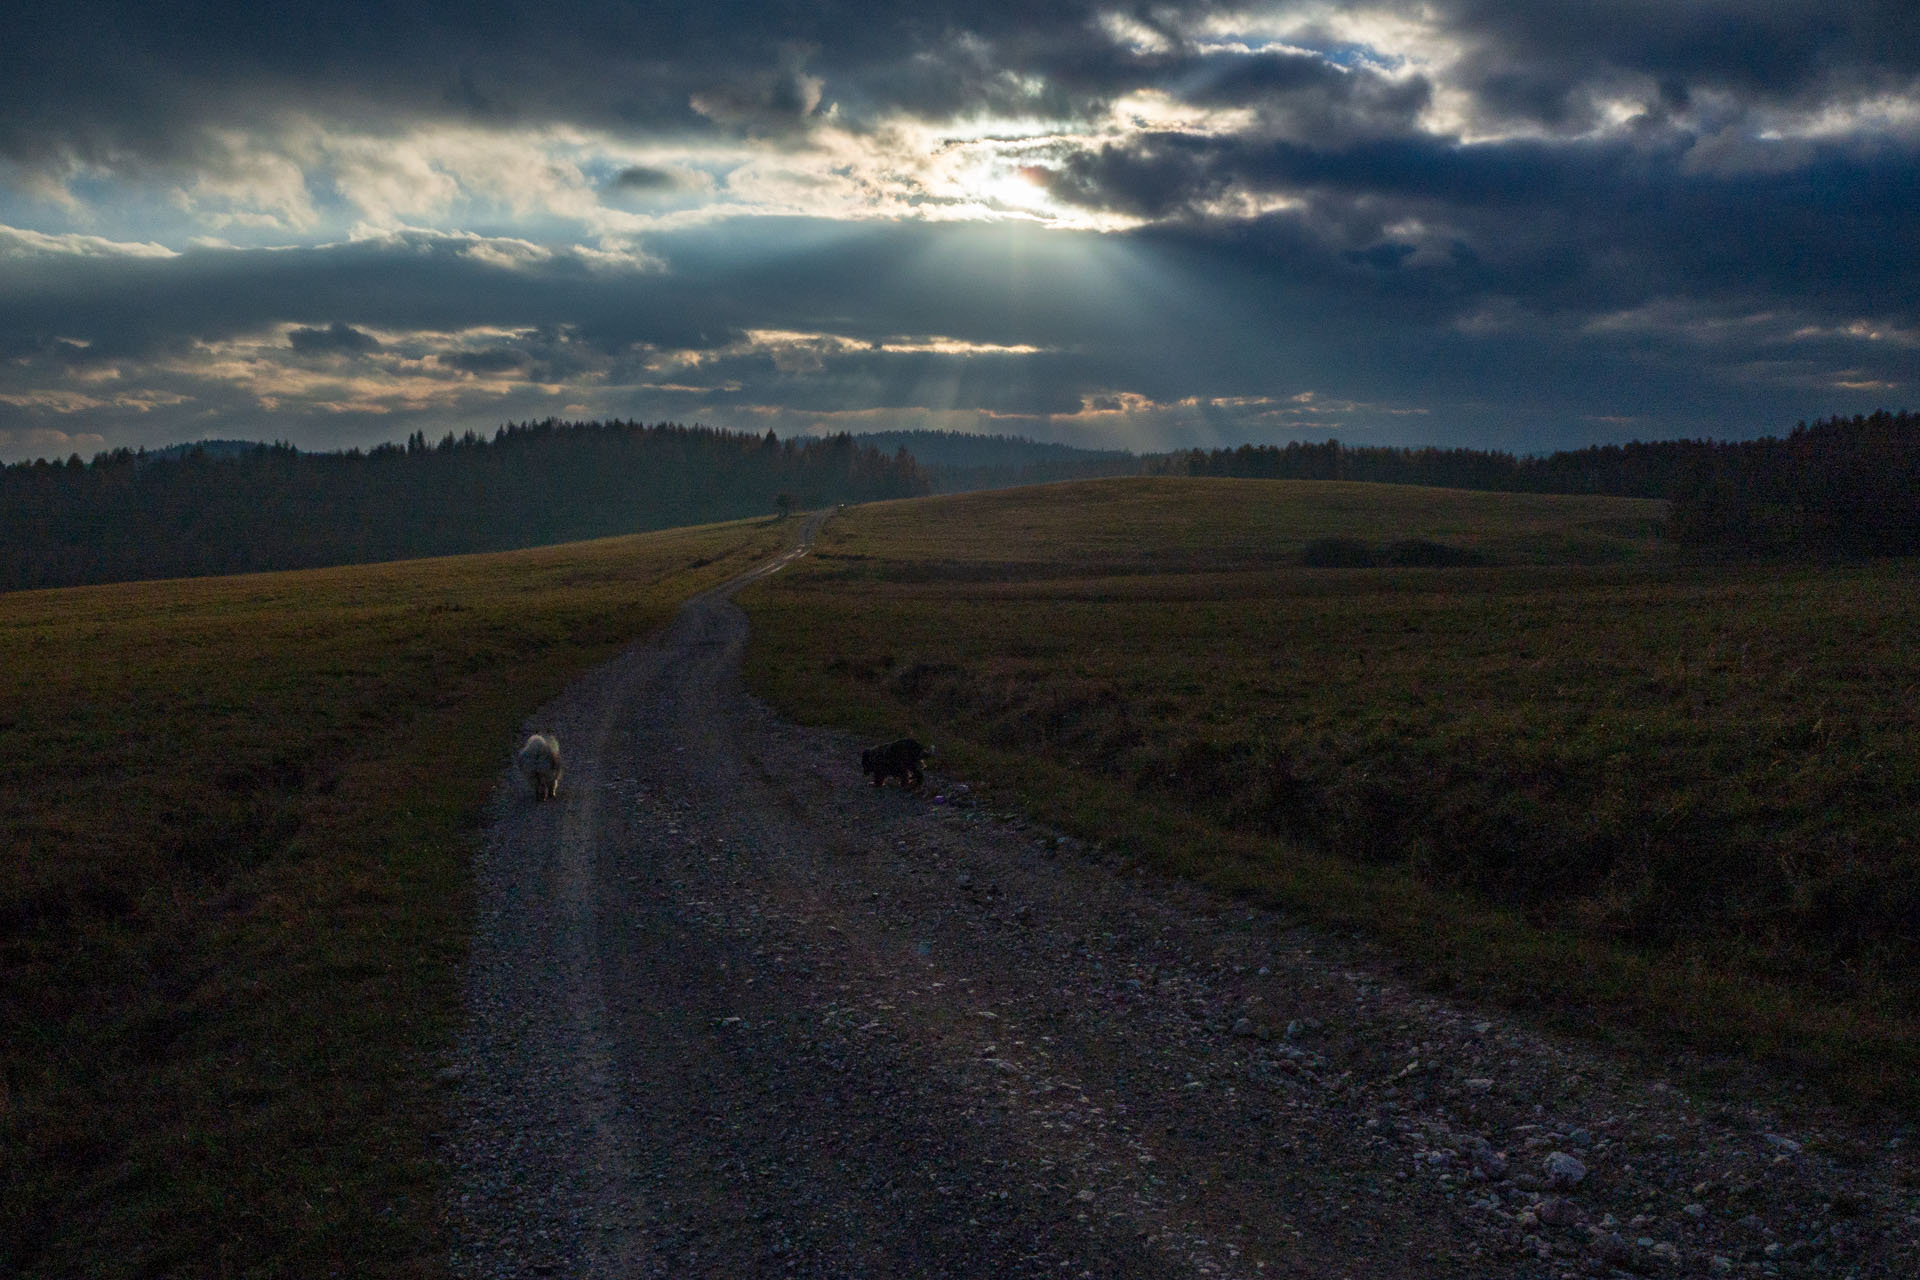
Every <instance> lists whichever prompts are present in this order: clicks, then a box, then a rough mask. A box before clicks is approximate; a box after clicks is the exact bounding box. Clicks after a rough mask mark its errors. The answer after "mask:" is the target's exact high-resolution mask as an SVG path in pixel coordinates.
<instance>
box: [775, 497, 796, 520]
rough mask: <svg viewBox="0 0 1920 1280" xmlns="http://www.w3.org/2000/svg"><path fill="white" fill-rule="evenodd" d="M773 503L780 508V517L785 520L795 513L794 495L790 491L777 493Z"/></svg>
mask: <svg viewBox="0 0 1920 1280" xmlns="http://www.w3.org/2000/svg"><path fill="white" fill-rule="evenodd" d="M773 505H774V506H776V507H778V508H779V509H780V518H781V519H782V520H785V519H786V518H787V517H788V516H790V515H792V514H793V495H792V494H790V493H777V494H775V495H774V497H773Z"/></svg>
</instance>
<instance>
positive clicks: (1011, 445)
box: [855, 431, 1140, 493]
mask: <svg viewBox="0 0 1920 1280" xmlns="http://www.w3.org/2000/svg"><path fill="white" fill-rule="evenodd" d="M855 438H856V439H858V440H859V441H860V443H861V444H864V445H867V446H869V447H870V448H874V449H878V450H880V451H882V452H884V453H893V452H895V451H897V450H900V449H905V450H906V451H907V452H908V453H909V454H911V455H913V459H914V461H916V462H918V463H919V464H920V466H921V469H922V470H924V471H925V472H926V473H927V478H928V480H929V481H930V482H931V483H932V486H933V491H934V492H935V493H966V492H969V491H972V490H975V489H1010V488H1012V487H1014V486H1015V485H1022V484H1046V483H1049V482H1052V481H1055V480H1091V479H1099V478H1101V477H1105V476H1131V475H1138V474H1139V472H1140V457H1139V455H1138V454H1133V453H1128V452H1127V451H1125V450H1123V449H1081V448H1076V447H1075V446H1073V445H1068V444H1050V443H1046V442H1043V441H1039V440H1028V439H1026V438H1025V437H1023V436H1001V435H993V436H984V435H973V434H970V433H968V432H965V431H875V432H871V433H868V434H865V435H861V436H857V437H855Z"/></svg>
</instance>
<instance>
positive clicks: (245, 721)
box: [0, 522, 784, 1277]
mask: <svg viewBox="0 0 1920 1280" xmlns="http://www.w3.org/2000/svg"><path fill="white" fill-rule="evenodd" d="M783 534H784V530H781V529H778V528H775V527H771V526H769V525H767V524H766V523H764V522H758V523H745V522H742V523H737V524H732V525H721V526H711V527H707V528H701V529H692V530H676V531H671V532H667V533H659V534H647V535H642V536H639V537H632V538H617V539H609V540H605V541H601V542H594V543H581V544H575V545H572V546H565V547H552V548H543V549H539V550H533V551H524V552H513V553H507V554H501V555H486V556H467V557H459V558H454V559H446V560H426V561H413V562H406V563H400V564H388V565H375V566H361V567H353V568H341V569H326V570H316V571H310V572H301V573H285V574H270V575H257V576H248V577H235V578H216V579H194V580H185V581H176V582H155V583H137V584H124V585H116V586H108V587H89V588H77V589H72V590H62V591H45V592H28V593H19V594H12V595H6V596H0V687H3V688H4V692H0V1025H3V1026H4V1027H5V1028H6V1037H5V1041H4V1046H0V1273H4V1274H7V1275H21V1276H68V1275H87V1276H99V1277H112V1276H143V1275H162V1274H165V1275H205V1276H227V1275H319V1274H338V1275H355V1276H388V1275H390V1276H401V1275H406V1276H418V1275H432V1274H436V1273H438V1272H440V1271H441V1270H442V1269H443V1266H444V1261H443V1259H444V1246H445V1241H444V1239H443V1238H442V1237H441V1234H440V1216H441V1205H440V1204H439V1203H438V1199H437V1196H438V1187H439V1185H440V1177H439V1171H438V1168H437V1165H436V1163H435V1162H436V1154H435V1147H434V1134H435V1133H436V1131H437V1130H438V1129H439V1127H440V1126H441V1124H442V1121H443V1113H444V1108H445V1098H446V1095H445V1094H444V1093H442V1092H437V1091H436V1089H435V1082H434V1069H435V1067H436V1065H438V1064H439V1063H440V1062H441V1061H443V1060H444V1055H445V1052H446V1050H447V1049H448V1047H449V1046H450V1044H451V1037H452V1035H453V1032H454V1028H455V1020H456V1018H457V1017H458V1012H459V989H460V982H461V977H462V965H463V964H464V959H465V954H466V943H467V926H468V920H467V910H468V903H467V865H468V859H469V856H470V853H471V850H472V832H473V829H474V828H473V824H474V822H475V819H476V816H477V814H478V812H479V808H480V806H481V804H482V802H483V801H484V800H485V798H486V795H487V793H488V790H489V788H490V786H491V785H492V783H493V780H494V778H495V777H496V776H497V774H498V771H499V769H500V767H501V766H502V764H503V763H504V762H505V760H506V759H507V757H508V755H509V753H510V752H511V750H512V748H513V747H514V746H516V745H517V742H516V736H517V728H518V726H519V724H520V722H521V720H522V718H523V717H524V716H525V715H526V714H528V713H529V712H530V711H532V710H533V709H534V708H535V707H537V706H538V705H539V704H540V703H542V702H544V701H545V700H547V699H548V698H549V697H551V696H553V694H554V693H556V692H557V691H558V690H559V688H560V687H561V686H562V685H563V684H564V683H565V681H566V680H567V679H568V678H569V677H570V676H571V675H572V674H574V673H576V672H578V671H580V670H582V669H584V668H586V667H587V666H590V665H592V664H593V663H595V662H597V661H600V660H602V659H604V658H605V657H607V656H609V655H610V654H611V653H613V652H614V651H616V650H617V649H618V648H619V647H620V646H622V645H624V644H626V643H629V642H630V641H632V640H634V639H635V638H637V637H639V636H642V635H645V634H646V633H647V632H648V631H650V630H652V629H654V628H655V627H656V626H658V625H659V624H660V623H662V622H664V621H665V620H666V619H667V618H668V617H669V616H670V615H671V613H672V611H673V610H674V609H675V608H676V607H677V606H678V604H679V603H680V602H681V601H682V600H684V599H685V598H686V597H687V596H689V595H691V594H693V593H694V592H696V591H698V590H701V589H703V588H704V587H706V586H709V585H712V584H714V583H717V582H719V581H722V580H724V579H725V578H727V577H729V576H731V575H733V574H734V573H737V572H739V571H741V570H742V569H744V568H746V567H747V566H748V565H750V564H751V563H752V562H753V561H754V560H755V559H757V558H759V557H761V556H763V555H765V554H767V553H769V552H770V551H772V550H773V549H774V548H775V546H776V545H777V544H778V540H779V539H780V538H781V536H782V535H783Z"/></svg>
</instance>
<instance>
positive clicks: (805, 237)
mask: <svg viewBox="0 0 1920 1280" xmlns="http://www.w3.org/2000/svg"><path fill="white" fill-rule="evenodd" d="M0 31H3V32H4V37H3V38H0V461H18V460H21V459H25V458H32V457H38V456H49V457H65V456H67V455H68V454H70V453H76V452H77V453H79V454H81V455H82V456H83V457H90V456H91V455H92V454H94V453H95V452H98V451H100V450H102V449H114V448H120V447H123V446H124V447H132V448H140V447H148V448H153V447H158V446H162V445H166V444H170V443H174V442H177V441H183V440H194V439H209V438H243V439H260V440H285V441H289V442H291V443H293V444H295V445H298V446H300V447H303V448H311V449H340V448H347V447H352V446H360V447H366V446H369V445H372V444H377V443H379V442H382V441H387V440H398V439H402V438H404V437H406V436H408V435H410V434H411V433H413V432H415V431H423V432H425V433H426V434H427V435H428V436H429V437H432V438H437V437H438V436H440V435H442V434H444V433H445V432H447V431H454V432H462V431H466V430H474V431H479V432H483V433H486V432H491V431H492V430H493V429H494V428H495V427H497V426H499V425H500V424H502V423H505V422H515V421H524V420H529V419H542V418H548V417H561V418H598V419H605V418H616V417H617V418H629V419H638V420H641V421H645V422H658V421H669V420H671V421H677V422H701V423H705V424H708V425H711V426H717V427H726V428H732V429H737V430H743V431H755V432H762V431H766V430H768V429H772V430H775V431H777V432H779V433H780V434H781V435H783V436H785V435H797V434H805V433H815V434H818V433H825V432H835V431H842V430H846V431H853V432H861V431H871V430H891V429H914V428H934V429H951V430H958V431H977V432H987V433H997V434H1012V435H1025V436H1029V437H1032V438H1035V439H1042V440H1055V441H1062V442H1065V443H1069V444H1080V445H1087V446H1094V447H1121V448H1132V449H1137V450H1153V449H1164V448H1173V447H1189V446H1205V447H1213V446H1218V445H1237V444H1241V443H1247V442H1252V443H1274V444H1284V443H1286V442H1288V441H1290V440H1298V439H1306V440H1316V441H1317V440H1324V439H1328V438H1338V439H1341V440H1344V441H1346V442H1348V443H1350V444H1356V445H1361V444H1406V445H1427V444H1434V445H1443V446H1471V447H1476V448H1499V449H1508V450H1513V451H1516V452H1522V453H1531V452H1546V451H1551V450H1553V449H1559V448H1570V447H1579V446H1581V445H1586V444H1592V443H1602V442H1611V441H1626V440H1631V439H1669V438H1674V437H1698V436H1719V437H1730V438H1738V437H1751V436H1756V435H1762V434H1778V433H1781V432H1784V431H1785V430H1787V429H1789V428H1791V426H1792V425H1793V423H1794V422H1795V421H1796V420H1799V419H1802V418H1806V419H1812V418H1815V417H1822V416H1827V415H1829V414H1834V413H1847V414H1852V413H1857V412H1870V411H1872V410H1873V409H1875V408H1879V407H1883V406H1884V407H1889V408H1901V407H1910V408H1911V407H1920V394H1917V393H1916V385H1917V383H1920V5H1916V4H1914V3H1913V0H1849V3H1846V4H1836V3H1833V0H1583V2H1580V3H1575V2H1573V0H1421V2H1418V3H1411V2H1409V3H1400V2H1397V0H1390V2H1387V3H1377V4H1358V5H1345V4H1329V3H1324V2H1323V0H1306V2H1301V3H1293V2H1291V0H1276V2H1274V3H1266V4H1258V3H1256V4H1213V3H1204V2H1193V3H1167V4H1114V3H1100V2H1096V0H915V2H914V3H910V4H908V3H867V2H865V0H703V2H702V3H675V4H618V3H612V2H611V0H542V2H541V3H538V4H519V3H512V2H508V0H465V2H463V3H458V4H454V3H445V2H443V0H406V2H400V0H378V2H377V3H366V4H362V3H345V2H339V0H312V2H311V3H308V4H304V5H300V6H287V5H280V4H274V5H265V4H261V5H247V4H241V3H231V2H228V3H220V4H180V3H169V2H167V0H128V2H127V3H108V2H96V0H63V2H62V3H58V4H52V3H46V2H45V0H28V2H27V4H26V5H25V7H24V8H20V7H15V8H12V9H10V10H9V12H8V16H7V17H6V18H5V19H3V20H0Z"/></svg>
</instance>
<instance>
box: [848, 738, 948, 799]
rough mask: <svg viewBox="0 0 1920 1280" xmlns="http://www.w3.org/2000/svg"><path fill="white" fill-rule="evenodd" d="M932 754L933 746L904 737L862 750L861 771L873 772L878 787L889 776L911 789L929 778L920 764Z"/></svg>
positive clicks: (875, 784) (874, 782) (874, 783)
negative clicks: (923, 744) (884, 744)
mask: <svg viewBox="0 0 1920 1280" xmlns="http://www.w3.org/2000/svg"><path fill="white" fill-rule="evenodd" d="M932 754H933V748H932V747H923V746H921V745H920V744H919V743H918V742H916V741H915V740H914V739H912V738H902V739H900V740H899V741H898V742H889V743H888V744H887V745H886V746H884V747H874V748H872V749H870V750H867V751H862V752H861V753H860V772H862V773H870V774H872V775H873V785H874V786H876V787H877V786H879V785H880V784H881V783H883V782H885V781H886V780H887V779H888V778H898V779H900V785H901V786H903V787H905V788H907V789H908V790H909V791H911V790H915V789H917V788H918V787H919V786H920V784H921V783H922V782H925V781H926V780H927V775H926V771H925V770H923V769H922V768H921V767H920V764H921V762H922V761H923V760H925V759H926V758H927V757H928V756H930V755H932Z"/></svg>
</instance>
